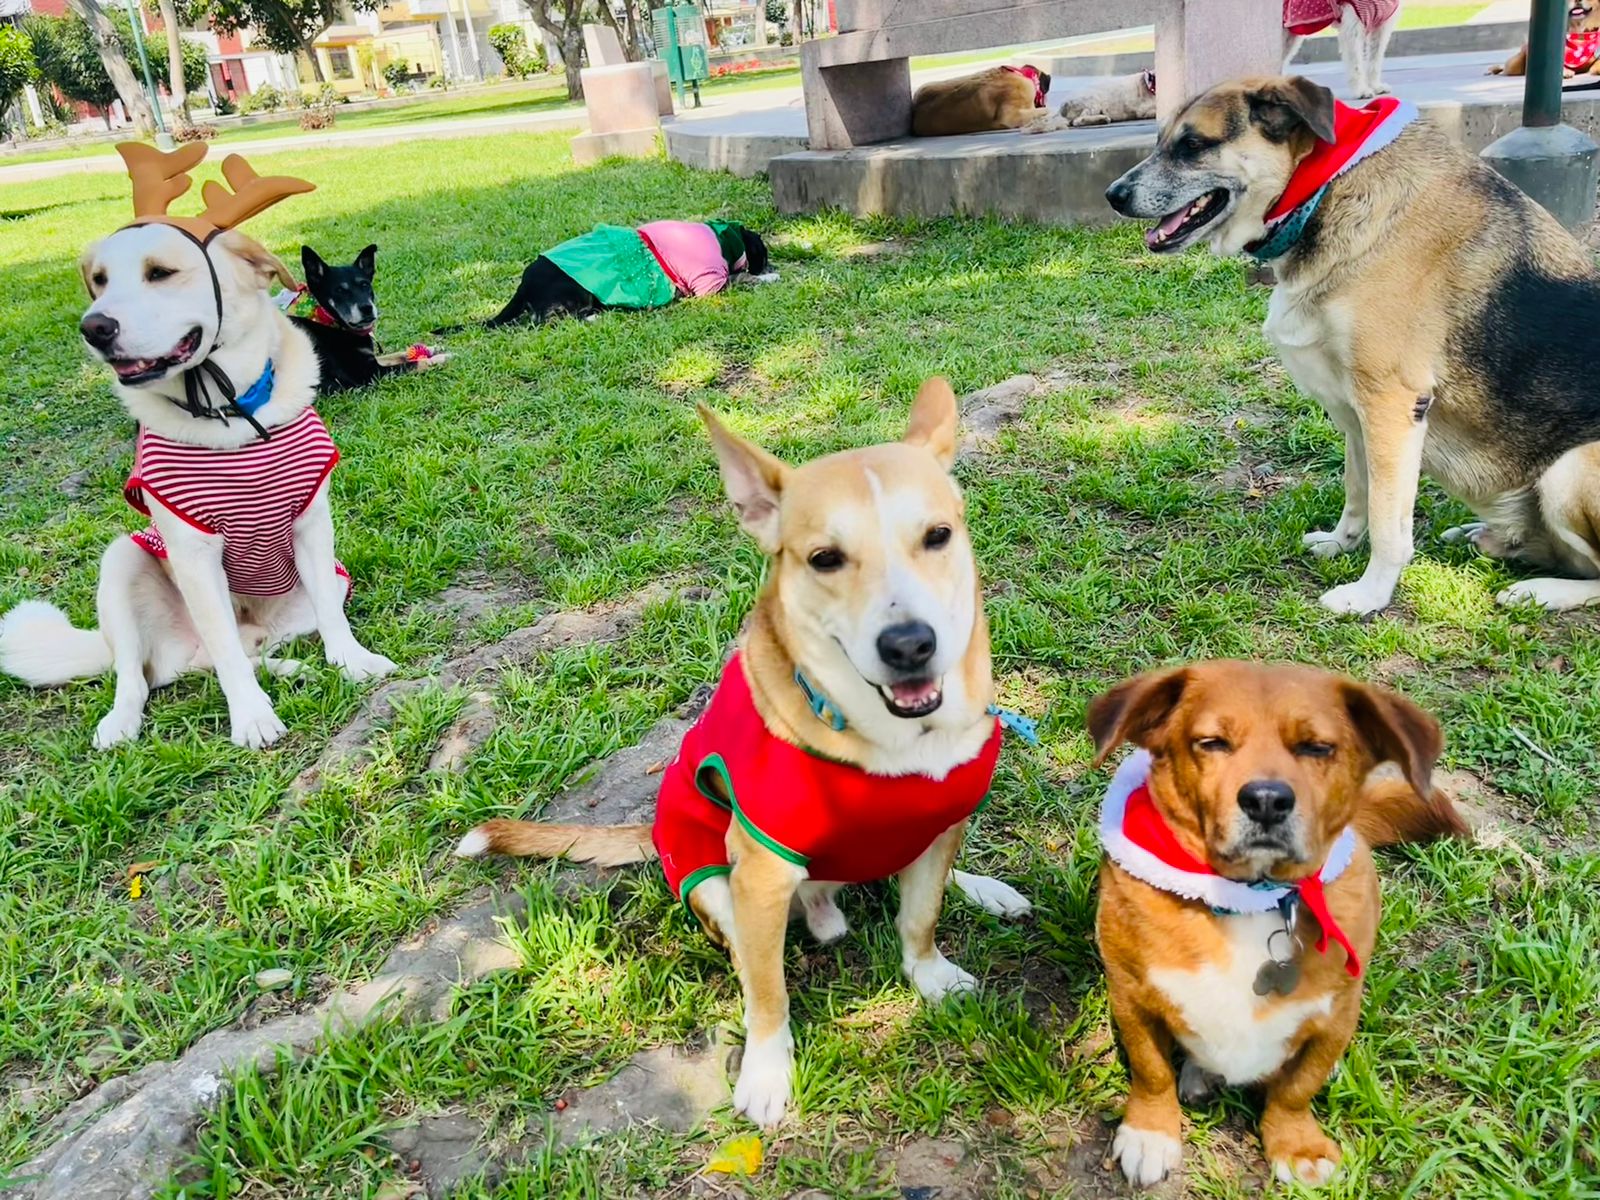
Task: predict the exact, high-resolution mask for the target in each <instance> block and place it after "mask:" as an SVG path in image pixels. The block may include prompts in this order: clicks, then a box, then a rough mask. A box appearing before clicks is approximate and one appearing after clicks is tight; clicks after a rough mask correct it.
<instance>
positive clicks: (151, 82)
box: [126, 0, 182, 150]
mask: <svg viewBox="0 0 1600 1200" xmlns="http://www.w3.org/2000/svg"><path fill="white" fill-rule="evenodd" d="M126 2H127V6H128V23H129V24H130V25H132V26H133V44H134V45H135V46H136V47H138V50H139V65H140V66H141V67H142V68H144V88H145V91H146V92H148V93H149V94H150V111H151V113H152V114H154V116H155V119H156V149H158V150H171V149H172V148H173V146H174V145H175V143H174V142H173V140H172V135H171V134H170V133H168V132H167V123H166V121H165V120H163V119H162V116H161V93H160V92H158V91H156V80H155V76H154V75H152V74H150V56H149V55H148V54H146V53H145V49H144V28H143V23H142V22H141V21H140V19H139V11H138V9H136V8H135V7H134V3H133V0H126ZM179 69H180V70H181V69H182V68H181V67H180V68H179Z"/></svg>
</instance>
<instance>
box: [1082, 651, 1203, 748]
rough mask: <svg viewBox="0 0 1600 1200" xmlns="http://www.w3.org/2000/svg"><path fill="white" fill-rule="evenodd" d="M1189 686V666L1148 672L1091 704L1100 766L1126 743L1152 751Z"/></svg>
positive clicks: (1091, 726) (1090, 717) (1090, 716)
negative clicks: (1158, 733) (1157, 733)
mask: <svg viewBox="0 0 1600 1200" xmlns="http://www.w3.org/2000/svg"><path fill="white" fill-rule="evenodd" d="M1188 683H1189V669H1188V668H1187V667H1173V668H1171V669H1169V670H1165V671H1146V672H1145V673H1144V674H1143V675H1135V676H1134V677H1133V678H1132V679H1125V680H1123V681H1122V682H1121V683H1119V684H1117V686H1116V687H1114V688H1112V689H1111V690H1110V691H1109V692H1107V693H1106V694H1105V695H1103V696H1096V697H1095V698H1094V699H1093V700H1091V701H1090V702H1089V712H1088V722H1089V736H1090V737H1092V738H1094V765H1095V766H1097V767H1098V766H1099V765H1100V764H1101V763H1103V762H1105V760H1106V759H1107V758H1108V757H1109V756H1110V754H1111V752H1112V751H1113V750H1115V749H1116V748H1117V747H1118V746H1120V745H1122V743H1123V742H1132V743H1133V744H1134V745H1136V746H1144V747H1146V748H1147V749H1148V747H1149V741H1150V737H1151V735H1152V734H1153V733H1155V731H1156V730H1158V729H1160V728H1161V726H1162V725H1164V724H1165V723H1166V720H1167V718H1168V717H1170V716H1171V715H1172V710H1173V709H1175V708H1176V707H1178V701H1179V700H1181V699H1182V698H1183V689H1184V688H1185V687H1187V686H1188Z"/></svg>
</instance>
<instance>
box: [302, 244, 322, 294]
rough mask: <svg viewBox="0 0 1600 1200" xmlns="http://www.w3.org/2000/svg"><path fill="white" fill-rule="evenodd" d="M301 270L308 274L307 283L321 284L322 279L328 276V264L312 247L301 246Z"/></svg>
mask: <svg viewBox="0 0 1600 1200" xmlns="http://www.w3.org/2000/svg"><path fill="white" fill-rule="evenodd" d="M300 269H301V270H302V271H304V272H305V273H306V283H308V284H312V285H315V284H319V283H321V282H322V277H323V276H324V275H326V274H327V272H328V264H327V263H325V262H323V261H322V255H320V254H318V253H317V252H316V251H315V250H313V249H312V248H311V247H310V246H301V247H300Z"/></svg>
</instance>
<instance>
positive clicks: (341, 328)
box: [277, 246, 450, 396]
mask: <svg viewBox="0 0 1600 1200" xmlns="http://www.w3.org/2000/svg"><path fill="white" fill-rule="evenodd" d="M377 254H378V248H377V246H368V247H367V248H366V249H365V250H363V251H362V252H361V253H360V254H358V255H356V260H355V262H353V263H351V264H350V265H349V266H348V267H335V266H330V265H329V264H328V263H326V262H324V261H323V260H322V256H321V255H319V254H318V253H317V252H316V251H315V250H313V249H312V248H311V247H310V246H301V247H300V266H301V269H302V270H304V272H305V279H306V281H305V283H303V284H301V285H300V286H299V287H297V288H294V289H293V290H287V291H284V292H280V293H279V295H278V297H277V303H278V304H279V305H280V306H281V307H282V308H283V309H284V310H285V311H286V312H287V313H288V314H289V319H290V320H291V321H293V322H294V323H295V325H296V326H298V327H299V328H300V329H301V330H302V331H303V332H304V333H305V335H306V336H307V337H308V338H310V339H311V346H312V349H313V350H314V351H315V352H316V356H317V362H318V364H319V365H320V368H321V370H320V374H319V377H318V381H317V394H318V395H319V396H331V395H333V394H334V393H336V392H343V391H346V390H348V389H350V388H360V387H366V386H367V385H368V384H369V383H372V382H374V381H375V380H378V379H382V378H383V377H384V376H385V375H396V374H401V373H404V372H407V371H423V370H426V369H428V368H429V367H436V366H439V365H440V364H441V363H443V362H445V361H446V360H448V359H449V357H450V356H449V355H448V354H440V353H436V352H433V351H426V348H425V347H424V348H423V350H424V351H426V352H425V353H419V352H418V348H417V347H412V348H411V349H409V350H401V351H396V352H395V353H393V354H384V353H382V347H381V346H380V345H379V344H378V339H377V337H376V336H375V334H374V329H375V327H376V325H377V322H378V299H377V296H376V294H375V293H374V291H373V287H372V280H373V276H374V275H375V274H376V273H377V269H378V264H377Z"/></svg>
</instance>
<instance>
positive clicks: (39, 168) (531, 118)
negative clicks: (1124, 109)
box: [0, 40, 1063, 186]
mask: <svg viewBox="0 0 1600 1200" xmlns="http://www.w3.org/2000/svg"><path fill="white" fill-rule="evenodd" d="M1041 44H1042V45H1049V46H1051V47H1059V46H1061V45H1062V44H1063V43H1062V42H1060V41H1059V40H1058V41H1054V42H1049V43H1041ZM1029 49H1030V47H1026V46H1022V47H1016V46H1013V47H1009V48H1004V49H997V50H996V51H995V52H994V54H993V55H992V57H991V59H989V60H986V62H984V63H977V64H974V63H973V62H971V61H970V60H969V61H966V62H963V63H961V64H960V65H959V66H953V67H933V68H929V69H926V70H921V71H916V72H914V73H913V80H914V81H915V82H916V83H919V84H920V83H926V82H928V81H929V80H934V79H947V78H950V77H952V76H955V75H964V74H966V73H968V72H970V71H974V70H977V69H978V68H979V67H981V66H984V65H987V62H989V61H992V62H997V63H998V62H1005V61H1007V60H1009V59H1011V58H1014V57H1016V56H1017V55H1018V54H1019V53H1026V52H1027V51H1028V50H1029ZM773 109H790V110H792V111H793V112H795V113H799V114H802V115H801V117H800V122H801V128H802V129H804V125H805V118H804V115H803V113H804V109H803V107H802V104H801V98H800V84H799V80H798V78H797V79H796V81H795V82H794V83H793V84H788V85H784V86H779V87H764V88H751V89H750V90H748V91H739V92H734V93H732V94H729V95H722V96H719V95H716V94H715V93H713V94H712V95H710V96H708V97H706V101H705V106H704V107H702V108H697V109H696V108H690V109H687V110H684V111H681V112H680V113H679V114H678V115H677V116H676V117H674V118H672V120H674V121H684V122H694V121H701V120H706V119H710V118H723V119H726V118H728V117H730V116H735V115H738V114H744V113H750V114H763V113H767V112H770V111H771V110H773ZM754 119H755V120H756V121H757V122H758V123H759V121H760V119H761V118H760V116H759V115H757V116H756V117H754ZM588 125H589V118H588V114H587V113H585V112H584V110H583V108H582V107H581V106H579V105H573V106H571V107H563V108H558V109H551V110H546V111H544V112H537V113H512V114H508V115H504V116H497V117H454V118H451V117H443V118H438V119H435V120H432V121H416V122H413V123H410V124H404V125H385V126H383V127H381V128H375V129H350V130H340V129H337V128H335V129H334V130H333V132H331V133H305V134H295V135H293V136H288V137H265V138H255V139H251V140H245V141H238V142H233V141H230V142H226V143H223V145H222V146H219V147H218V150H219V151H220V150H225V151H226V152H227V153H229V154H233V153H239V154H272V153H276V152H278V151H280V150H308V149H319V150H320V149H326V148H331V147H335V146H383V145H392V144H393V143H395V142H410V141H419V140H428V139H437V138H460V137H483V136H486V135H489V134H496V133H543V132H548V131H550V130H557V129H567V130H572V131H573V132H577V131H579V130H582V129H586V128H588ZM122 170H123V166H122V159H120V158H118V157H117V156H116V155H115V154H110V153H106V154H88V155H85V156H83V157H81V158H62V159H52V160H48V161H45V162H31V163H16V164H14V165H12V166H3V165H0V186H4V185H5V184H7V183H27V182H31V181H33V180H39V179H56V178H59V177H61V176H66V175H81V174H95V173H100V172H121V171H122Z"/></svg>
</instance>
